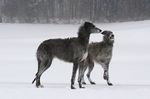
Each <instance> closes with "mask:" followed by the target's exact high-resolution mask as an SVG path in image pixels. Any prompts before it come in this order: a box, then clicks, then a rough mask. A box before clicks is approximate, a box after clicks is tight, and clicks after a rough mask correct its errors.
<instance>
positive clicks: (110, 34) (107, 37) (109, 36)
mask: <svg viewBox="0 0 150 99" xmlns="http://www.w3.org/2000/svg"><path fill="white" fill-rule="evenodd" d="M102 34H103V35H104V36H103V40H104V41H107V42H110V43H113V42H114V38H115V36H114V34H113V32H112V31H103V32H102Z"/></svg>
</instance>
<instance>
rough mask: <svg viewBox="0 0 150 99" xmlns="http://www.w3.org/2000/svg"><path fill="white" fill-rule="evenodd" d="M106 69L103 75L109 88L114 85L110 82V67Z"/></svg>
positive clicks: (106, 66)
mask: <svg viewBox="0 0 150 99" xmlns="http://www.w3.org/2000/svg"><path fill="white" fill-rule="evenodd" d="M103 69H104V74H103V78H104V79H105V80H106V81H107V84H108V85H109V86H112V85H113V84H112V83H111V82H110V80H109V72H108V71H109V65H105V68H103Z"/></svg>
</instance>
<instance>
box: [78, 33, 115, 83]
mask: <svg viewBox="0 0 150 99" xmlns="http://www.w3.org/2000/svg"><path fill="white" fill-rule="evenodd" d="M102 34H103V35H104V36H103V41H102V42H98V43H91V44H90V45H89V48H88V52H89V54H88V57H87V59H86V60H85V61H84V63H83V62H82V63H80V65H81V66H80V68H81V69H79V71H80V74H82V75H80V76H79V78H78V81H79V82H81V80H82V83H83V84H86V83H85V82H84V72H85V70H86V69H87V67H88V69H89V71H88V73H87V77H88V80H89V81H90V83H91V84H95V82H93V81H92V80H91V78H90V74H91V71H92V70H93V67H94V61H95V62H97V63H98V64H100V65H101V66H102V68H103V69H104V75H103V78H104V79H105V80H106V81H107V84H108V85H110V86H111V85H113V84H112V83H111V82H110V81H109V63H110V61H111V58H112V50H113V43H114V34H113V33H112V32H111V31H103V32H102Z"/></svg>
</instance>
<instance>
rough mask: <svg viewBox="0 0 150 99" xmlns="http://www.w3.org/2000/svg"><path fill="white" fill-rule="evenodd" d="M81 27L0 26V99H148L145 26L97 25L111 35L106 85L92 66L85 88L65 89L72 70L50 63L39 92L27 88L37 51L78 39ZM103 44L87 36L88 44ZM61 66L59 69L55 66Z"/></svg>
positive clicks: (149, 47)
mask: <svg viewBox="0 0 150 99" xmlns="http://www.w3.org/2000/svg"><path fill="white" fill-rule="evenodd" d="M79 26H80V25H78V24H76V25H68V24H63V25H56V24H0V46H1V47H0V97H1V99H50V98H54V99H59V98H61V99H83V98H84V99H99V98H102V99H148V98H150V94H149V93H150V77H149V75H150V66H149V65H150V52H149V51H150V38H149V37H150V28H149V27H150V20H146V21H139V22H124V23H105V24H96V26H98V27H99V28H101V29H102V30H111V31H113V33H114V34H115V44H114V50H113V57H112V61H111V64H110V81H111V82H112V83H113V84H114V86H111V87H110V86H107V85H106V81H104V80H103V78H102V74H103V70H102V68H101V67H100V66H99V65H98V64H96V65H95V68H94V70H93V72H92V75H91V76H92V77H91V78H92V80H93V81H95V82H96V83H97V84H96V85H90V84H89V82H88V81H87V79H86V82H87V85H85V87H86V88H85V89H79V88H78V84H77V81H76V88H77V89H76V90H71V89H70V78H71V73H72V64H71V63H66V62H63V61H61V60H58V59H54V61H53V63H52V66H51V68H50V69H49V70H48V71H46V72H45V73H44V74H43V76H42V79H41V81H42V83H43V85H44V86H45V87H44V88H40V89H37V88H36V87H35V85H32V84H31V82H32V80H33V78H34V76H35V73H36V71H37V61H36V57H35V53H36V49H37V47H38V45H39V44H40V43H41V42H42V41H43V40H46V39H49V38H66V37H75V36H77V34H76V33H77V31H78V27H79ZM101 40H102V35H101V34H92V35H91V37H90V42H99V41H101ZM60 65H61V66H60Z"/></svg>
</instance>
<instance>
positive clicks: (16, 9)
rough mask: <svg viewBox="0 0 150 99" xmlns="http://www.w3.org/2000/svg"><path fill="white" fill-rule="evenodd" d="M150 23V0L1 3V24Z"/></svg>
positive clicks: (17, 0)
mask: <svg viewBox="0 0 150 99" xmlns="http://www.w3.org/2000/svg"><path fill="white" fill-rule="evenodd" d="M145 19H150V0H0V22H3V23H80V22H82V21H84V20H89V21H92V22H97V23H100V22H120V21H137V20H145Z"/></svg>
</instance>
